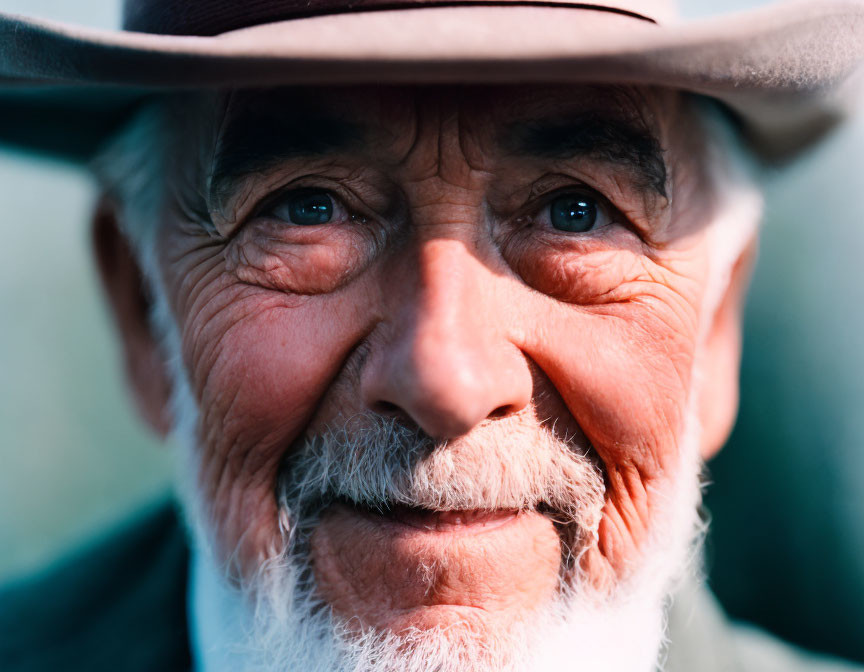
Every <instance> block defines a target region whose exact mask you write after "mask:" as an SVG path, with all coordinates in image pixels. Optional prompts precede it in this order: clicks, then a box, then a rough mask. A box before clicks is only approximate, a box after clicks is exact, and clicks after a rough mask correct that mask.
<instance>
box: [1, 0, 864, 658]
mask: <svg viewBox="0 0 864 672" xmlns="http://www.w3.org/2000/svg"><path fill="white" fill-rule="evenodd" d="M479 4H480V5H483V6H476V5H478V3H476V2H465V1H463V2H443V3H439V2H435V3H416V2H403V3H386V4H380V3H378V2H367V3H366V4H360V5H354V4H347V3H346V4H340V3H339V2H320V3H314V4H308V5H307V4H305V3H303V4H297V5H292V4H291V3H290V2H278V1H273V2H259V3H247V4H244V5H234V4H231V3H221V2H205V1H204V0H198V1H196V2H188V3H183V7H182V9H180V8H178V3H176V2H175V3H170V2H160V1H159V0H140V1H139V2H131V3H129V4H128V5H127V12H126V22H127V27H128V28H129V29H130V30H131V31H137V32H138V33H147V34H132V33H118V34H103V33H88V32H87V31H81V30H78V29H70V28H66V27H58V26H45V25H40V24H37V23H32V22H28V21H25V20H23V19H14V18H3V17H0V30H2V32H3V33H4V35H5V36H6V39H7V40H8V41H7V42H6V43H5V44H4V46H3V47H2V53H3V60H2V67H3V69H2V74H3V75H4V77H6V79H7V80H9V81H12V82H13V83H14V84H16V86H15V87H7V89H6V90H5V93H4V95H5V99H4V100H5V110H4V112H3V114H4V116H5V117H6V122H7V123H6V124H5V129H4V131H3V133H4V134H5V135H6V136H7V137H8V139H10V140H12V141H17V142H19V143H24V144H26V145H28V146H30V147H36V148H42V149H48V150H51V151H54V152H59V153H66V154H67V155H73V154H74V155H76V156H79V157H83V156H91V155H93V157H94V158H93V159H92V163H91V165H92V167H93V169H94V171H95V174H96V175H97V177H98V179H99V181H100V184H101V185H102V188H103V194H104V195H103V197H102V199H101V201H100V205H99V207H98V209H97V212H96V215H95V219H94V241H95V249H96V257H97V260H98V263H99V268H100V271H101V276H102V279H103V282H104V286H105V289H106V293H107V296H108V299H109V302H110V304H111V307H112V309H113V312H114V315H115V317H116V323H117V326H118V328H119V332H120V334H121V337H122V341H123V344H124V347H125V352H126V364H127V372H128V375H129V380H130V383H131V387H132V390H133V392H134V397H135V399H136V401H137V403H138V407H139V409H140V410H141V412H142V414H143V416H144V417H145V418H146V420H147V421H148V423H149V424H150V425H151V426H152V428H153V429H154V430H155V431H156V432H158V433H159V434H161V435H163V436H168V435H169V434H173V437H174V438H175V440H176V443H177V453H178V458H177V462H178V474H179V476H178V484H179V494H180V499H181V501H182V504H183V511H184V513H185V515H186V518H187V521H188V523H189V525H188V527H189V529H190V537H191V540H192V544H191V547H192V552H191V556H190V558H189V561H188V562H189V564H188V577H189V578H188V601H187V599H186V594H185V592H186V591H187V586H186V578H185V577H186V574H187V566H186V559H185V558H186V556H185V554H184V553H183V552H179V553H178V552H177V551H176V549H177V548H178V547H181V546H182V542H181V541H180V540H179V538H178V537H177V536H176V533H175V531H174V525H175V523H174V522H173V519H171V518H170V517H166V516H165V515H164V514H159V516H157V517H156V518H154V519H150V520H148V521H145V522H144V523H140V524H139V526H138V527H137V528H136V529H134V530H132V531H129V532H127V533H126V535H125V536H124V537H123V538H122V539H119V540H113V541H112V542H111V543H110V544H109V545H108V546H106V548H105V549H102V550H100V551H97V552H96V553H95V554H94V555H92V556H89V557H87V558H85V559H84V560H81V561H79V562H78V564H77V565H76V566H75V567H73V568H72V569H69V570H67V571H66V572H65V573H61V574H60V575H58V576H57V577H55V578H54V579H53V581H54V583H51V584H49V585H48V586H42V590H41V592H39V591H35V590H34V591H30V593H28V594H27V595H23V596H22V595H21V594H16V595H14V596H13V597H14V599H13V601H12V602H10V604H13V605H15V606H14V608H13V609H11V610H9V609H8V608H7V614H9V613H10V611H12V612H14V613H15V614H16V618H19V616H18V615H20V614H22V613H25V614H27V613H30V614H32V613H38V608H37V607H36V606H34V605H36V604H39V602H40V601H43V602H44V600H46V599H48V598H47V595H49V594H50V592H51V590H53V589H56V588H58V587H59V586H61V585H62V584H63V583H64V582H66V581H77V582H79V583H80V584H82V585H83V586H85V588H83V589H82V590H81V591H80V593H81V594H80V595H78V596H77V597H76V598H75V599H73V600H67V601H66V602H64V605H63V607H62V614H60V615H59V616H58V615H57V614H53V615H51V616H50V617H47V616H45V617H36V616H33V617H32V618H27V619H23V620H21V621H20V622H21V623H22V624H23V625H22V626H19V628H18V629H17V632H16V634H15V636H14V637H7V636H6V635H5V633H4V637H5V638H6V639H7V640H9V641H12V640H14V641H12V643H11V644H9V643H4V645H3V646H4V647H5V648H3V649H0V652H2V655H4V656H5V657H6V660H5V661H4V663H5V664H6V666H5V667H4V669H13V670H18V669H20V670H25V669H26V670H35V669H50V668H53V667H54V666H58V665H62V666H63V667H64V668H66V669H68V668H69V666H70V665H69V661H70V660H71V661H73V665H72V666H73V667H75V666H78V667H75V669H78V668H80V669H88V670H93V669H112V670H117V669H124V670H125V669H129V670H133V669H135V670H137V669H152V670H157V669H158V670H163V669H185V668H187V667H189V666H190V665H193V666H194V668H195V669H199V670H203V671H204V672H210V671H212V670H273V671H275V670H322V671H323V670H357V671H360V670H364V671H369V672H377V671H385V670H388V671H389V670H394V671H395V670H408V671H418V672H419V671H421V670H435V671H441V672H446V671H450V670H454V671H455V670H477V671H485V670H561V669H574V670H575V669H578V670H610V671H615V672H618V671H621V672H625V671H626V672H648V671H650V670H654V669H658V668H659V669H670V670H708V671H710V670H718V671H719V670H768V669H777V670H781V669H782V670H796V669H835V668H834V667H833V664H829V663H827V662H825V661H816V660H815V659H813V660H809V661H806V660H805V659H804V658H802V657H799V656H797V655H794V654H792V653H791V652H790V651H787V650H785V649H783V648H782V647H780V645H778V644H775V643H773V642H770V641H769V640H767V639H766V638H762V637H761V636H758V635H754V634H752V633H749V632H741V631H737V630H734V629H732V628H731V627H730V626H727V625H726V624H725V623H724V622H723V619H722V617H721V616H720V615H719V613H718V612H717V610H716V607H714V606H713V603H712V602H711V600H710V598H709V597H708V596H707V595H706V594H705V593H704V592H703V589H700V588H698V587H695V586H694V582H693V581H692V580H688V579H687V577H688V576H691V575H692V574H693V572H694V567H693V566H692V564H693V563H691V562H690V561H691V559H692V556H693V555H694V543H695V541H696V540H697V539H698V536H699V532H700V529H701V525H700V520H699V516H698V515H697V511H698V509H697V507H698V503H699V495H700V492H699V485H700V482H699V472H700V468H701V464H702V462H703V460H705V459H707V458H708V457H710V456H711V455H712V454H713V453H714V452H715V451H717V450H718V449H719V448H720V446H721V445H722V444H723V442H724V441H725V439H726V437H727V435H728V433H729V430H730V427H731V424H732V422H733V419H734V415H735V408H736V399H737V362H738V355H739V352H738V351H739V331H740V310H741V304H742V299H743V295H744V290H745V287H746V284H747V277H748V271H749V268H750V265H751V262H752V257H753V250H754V245H755V243H754V241H755V234H756V225H757V222H758V219H759V215H760V200H759V197H758V193H757V192H756V190H755V188H754V187H753V185H752V183H751V181H750V180H749V178H748V175H747V171H746V166H745V161H744V159H743V157H742V156H741V154H742V150H741V148H740V147H739V146H738V139H737V138H736V136H735V134H734V133H733V132H732V130H731V128H730V126H729V124H728V120H727V119H726V117H725V114H728V112H729V110H732V114H734V115H735V117H736V118H737V119H738V120H739V122H740V123H741V125H742V126H743V128H744V132H745V133H746V134H747V136H748V137H749V138H750V139H751V140H752V143H753V144H752V146H753V147H755V148H756V149H757V150H758V151H763V152H775V153H776V152H780V151H784V150H786V151H791V150H794V149H796V148H799V147H801V146H803V144H804V142H806V141H807V140H810V139H812V138H813V137H815V134H816V132H817V131H818V130H819V129H820V128H822V127H824V126H825V125H826V124H827V122H828V121H830V119H831V116H832V114H833V112H834V108H833V107H832V106H831V104H830V103H831V102H832V101H833V98H832V97H831V96H832V95H833V94H834V93H835V92H836V91H837V87H838V86H839V85H840V84H841V83H842V82H843V81H845V79H846V78H847V76H848V75H849V74H850V73H852V72H853V70H854V69H855V67H857V65H858V63H859V62H860V59H861V56H862V52H864V47H862V43H864V34H862V30H861V29H860V28H856V23H857V24H861V23H862V22H864V7H862V6H861V4H860V3H850V2H837V3H834V2H832V3H822V2H820V3H809V4H799V5H797V6H795V7H792V8H776V9H773V10H767V11H764V12H762V13H757V14H755V15H752V16H742V17H739V18H736V19H734V20H729V21H727V22H726V23H716V24H710V25H694V26H687V25H675V24H672V23H671V21H672V20H671V18H670V17H669V15H668V13H667V11H668V10H667V8H665V7H664V6H661V4H660V3H652V2H638V1H637V0H632V1H631V2H614V3H606V4H603V5H582V4H578V5H576V4H568V3H560V4H559V3H549V2H542V3H541V2H518V3H516V2H512V3H506V2H505V3H501V2H494V3H491V2H490V3H479ZM505 5H509V6H505ZM664 24H665V25H664ZM148 34H149V35H148ZM157 34H158V35H157ZM164 35H180V36H189V35H193V36H198V37H164ZM210 35H218V37H207V36H210ZM25 85H26V86H25ZM145 89H146V91H145ZM693 92H697V93H700V94H702V96H710V97H712V98H715V99H717V100H720V101H722V108H723V109H724V110H725V111H726V112H723V113H721V111H720V109H721V105H718V104H717V103H716V102H712V101H709V100H707V99H706V98H704V97H699V96H696V95H694V94H693ZM145 93H146V94H148V95H145ZM34 119H35V120H36V122H38V123H34ZM120 119H124V123H123V124H122V125H117V123H114V122H118V121H119V120H120ZM61 122H65V123H66V124H67V128H66V129H65V130H66V131H67V132H68V133H69V134H71V137H62V135H61V134H59V133H56V130H57V128H58V126H57V124H58V123H61ZM69 123H74V124H75V128H74V129H71V128H68V124H69ZM94 152H95V154H94ZM130 565H131V570H130ZM142 586H145V587H146V588H145V589H144V591H143V592H144V593H146V594H141V592H142V588H141V587H142ZM106 591H110V592H111V593H112V596H111V599H110V600H107V599H106V598H105V597H102V595H104V593H105V592H106ZM673 593H674V595H675V597H674V606H673V607H672V610H671V612H670V609H669V598H670V596H671V595H673ZM132 594H134V595H135V597H134V599H133V598H131V597H128V596H130V595H132ZM28 596H29V597H28ZM34 596H35V597H34ZM115 603H120V604H122V605H124V606H123V608H117V607H116V606H114V605H115ZM100 605H101V606H100ZM184 606H185V607H186V608H187V609H188V615H189V622H188V628H187V627H186V624H185V620H184V618H183V616H182V610H183V608H184ZM106 613H107V614H110V615H112V618H111V623H110V626H108V625H106V619H105V615H104V614H106ZM670 613H671V616H670ZM91 614H92V616H91ZM3 618H4V622H5V623H8V624H9V625H8V626H6V627H7V632H9V631H10V629H11V628H13V625H12V623H13V618H12V616H11V615H4V617H3ZM160 618H161V619H164V623H161V624H158V625H154V620H158V619H160ZM142 619H143V620H142ZM147 619H150V620H147ZM58 622H62V624H58ZM70 622H71V625H70ZM667 623H671V625H670V626H669V627H668V628H667ZM94 633H98V634H99V635H101V637H95V635H94ZM94 637H95V639H94ZM35 642H39V645H38V647H37V646H36V645H35ZM667 642H670V643H668V644H667ZM772 666H773V667H772ZM836 669H840V668H839V667H838V668H836Z"/></svg>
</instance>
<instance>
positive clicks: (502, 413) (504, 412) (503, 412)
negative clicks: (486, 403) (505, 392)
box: [486, 404, 515, 418]
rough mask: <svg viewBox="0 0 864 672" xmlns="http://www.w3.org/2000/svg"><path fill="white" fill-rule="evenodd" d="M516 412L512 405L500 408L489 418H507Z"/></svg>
mask: <svg viewBox="0 0 864 672" xmlns="http://www.w3.org/2000/svg"><path fill="white" fill-rule="evenodd" d="M513 412H515V409H514V408H513V407H512V406H511V405H509V404H508V405H506V406H499V407H498V408H496V409H495V410H494V411H492V412H491V413H490V414H489V415H488V416H486V417H487V418H506V417H507V416H508V415H510V414H511V413H513Z"/></svg>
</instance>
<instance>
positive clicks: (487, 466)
mask: <svg viewBox="0 0 864 672" xmlns="http://www.w3.org/2000/svg"><path fill="white" fill-rule="evenodd" d="M279 482H280V492H279V494H280V503H281V505H282V507H283V510H284V511H286V512H288V513H289V514H290V516H291V517H293V518H295V520H296V519H297V518H307V517H308V516H309V515H312V514H314V513H315V511H316V510H321V509H323V508H325V507H326V506H327V505H328V504H330V503H332V502H333V501H334V500H336V499H345V500H348V501H350V502H353V503H356V504H358V505H361V506H365V507H368V508H371V509H373V510H379V511H386V510H387V509H388V508H389V507H390V506H393V505H396V504H400V505H406V506H411V507H418V508H424V509H430V510H435V511H454V510H487V511H491V510H496V509H518V510H541V511H543V512H544V513H546V514H547V515H549V516H550V517H551V518H553V520H555V522H556V523H559V524H561V525H565V526H568V525H572V524H576V525H577V526H578V528H579V530H580V533H579V535H578V536H579V537H581V538H582V539H583V540H584V539H585V537H586V536H589V537H591V536H593V535H595V534H596V530H597V527H598V525H599V522H600V515H601V510H602V508H603V503H604V494H605V487H604V481H603V474H602V472H601V470H600V468H599V467H598V466H597V464H596V463H595V462H594V461H593V460H592V459H591V458H590V457H589V456H588V455H587V453H586V452H585V451H584V450H580V449H578V448H577V447H574V446H573V445H572V444H571V443H569V442H567V441H566V440H564V439H562V438H560V437H558V436H557V435H555V434H554V433H553V432H552V431H551V430H549V429H547V428H545V427H543V426H542V425H539V424H537V423H535V422H530V423H526V421H525V419H524V418H518V417H516V418H504V419H501V420H495V421H491V422H489V423H487V424H486V425H483V426H481V427H478V428H477V430H476V431H475V432H473V433H472V435H471V436H470V437H465V438H461V439H459V440H457V441H452V442H444V441H435V440H433V439H431V438H429V437H428V436H426V435H425V434H423V433H422V432H421V431H419V430H414V429H411V428H408V427H405V426H404V425H402V424H399V423H398V422H396V421H394V420H392V419H389V418H384V417H382V416H378V415H374V414H371V413H370V414H364V415H358V416H355V417H354V418H352V419H351V420H349V421H348V422H346V423H344V424H343V425H341V426H339V427H333V428H330V429H329V430H328V431H326V432H324V433H323V434H320V435H317V436H313V437H309V438H308V439H307V440H305V441H304V442H303V443H302V444H301V447H300V449H299V450H298V451H297V452H296V453H295V454H294V455H292V456H290V457H289V458H288V459H287V460H286V462H285V464H284V466H283V469H282V472H281V474H280V479H279ZM571 533H572V531H571ZM568 536H569V535H568Z"/></svg>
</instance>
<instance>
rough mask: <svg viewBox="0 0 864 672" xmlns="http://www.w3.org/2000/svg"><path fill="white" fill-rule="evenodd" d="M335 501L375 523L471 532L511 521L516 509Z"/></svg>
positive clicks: (423, 529) (441, 530) (489, 529)
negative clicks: (432, 507) (379, 504)
mask: <svg viewBox="0 0 864 672" xmlns="http://www.w3.org/2000/svg"><path fill="white" fill-rule="evenodd" d="M338 505H341V506H345V507H348V508H350V509H352V510H353V511H354V512H355V513H357V514H359V515H362V516H364V517H366V518H369V519H371V520H373V521H374V522H376V523H378V524H382V523H383V524H392V525H399V526H406V527H411V528H414V529H416V530H421V531H423V532H441V533H459V532H464V533H472V534H477V533H481V532H485V531H491V530H493V529H496V528H499V527H501V526H503V525H506V524H507V523H509V522H512V521H514V520H515V519H516V518H517V517H518V516H519V515H520V511H519V510H518V509H494V510H486V509H462V510H451V511H435V510H432V509H426V508H421V507H415V506H408V505H405V504H387V505H384V506H381V507H370V506H367V505H364V504H359V503H357V502H352V501H348V500H342V501H340V502H339V503H338Z"/></svg>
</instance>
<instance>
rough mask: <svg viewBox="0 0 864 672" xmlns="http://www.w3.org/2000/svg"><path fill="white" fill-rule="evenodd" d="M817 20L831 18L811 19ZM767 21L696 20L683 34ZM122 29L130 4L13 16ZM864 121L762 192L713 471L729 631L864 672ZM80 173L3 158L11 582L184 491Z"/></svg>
mask: <svg viewBox="0 0 864 672" xmlns="http://www.w3.org/2000/svg"><path fill="white" fill-rule="evenodd" d="M813 1H814V2H817V1H818V0H813ZM762 4H767V3H766V2H753V1H752V0H735V1H733V0H689V1H688V0H684V1H683V2H681V3H680V5H681V8H682V12H683V13H684V14H685V16H689V17H694V18H695V17H701V16H710V15H712V14H715V13H720V12H730V11H734V10H738V9H745V8H748V7H752V6H756V5H762ZM0 11H5V12H19V13H26V14H29V15H38V16H43V17H46V18H52V19H57V20H62V21H72V22H78V23H85V24H89V25H92V26H99V27H105V28H113V27H116V26H117V25H118V24H119V13H120V12H119V3H118V2H116V1H115V0H87V2H86V3H70V2H68V0H0ZM862 156H864V114H862V115H859V117H858V118H856V119H854V120H852V122H851V123H849V124H848V125H847V126H846V127H844V128H842V129H840V130H839V131H837V132H835V133H834V134H833V135H832V136H831V137H830V138H829V139H828V140H827V142H825V143H824V144H822V145H821V146H820V147H818V148H817V149H815V150H813V151H811V152H810V153H809V154H807V155H806V156H805V157H803V158H802V159H801V160H799V161H797V162H796V163H795V164H794V165H793V166H791V167H789V168H787V169H784V170H783V171H782V172H776V173H773V174H769V175H768V176H767V177H766V180H765V191H766V195H767V217H766V221H765V224H764V228H763V234H762V251H761V257H760V261H759V264H758V266H757V269H756V273H755V278H754V282H753V288H752V291H751V295H750V301H749V304H748V309H747V317H746V333H745V351H744V359H743V368H742V379H741V411H740V416H739V420H738V424H737V426H736V429H735V431H734V433H733V435H732V438H731V440H730V442H729V444H728V445H727V446H726V448H725V449H724V450H723V451H722V453H721V454H720V456H719V457H718V458H717V459H716V460H715V461H714V462H713V463H712V464H711V478H712V482H713V484H712V486H711V487H710V489H709V491H708V495H707V507H708V509H709V510H710V511H711V515H712V518H713V523H712V532H711V536H710V538H709V540H708V547H707V557H708V563H709V571H710V581H711V584H712V586H713V588H714V590H715V592H716V593H717V595H718V597H719V598H720V600H721V602H722V603H723V605H724V606H725V608H726V609H727V610H728V611H729V613H730V614H732V615H733V616H735V617H737V618H741V619H746V620H749V621H753V622H756V623H759V624H760V625H762V626H763V627H766V628H768V629H769V630H771V631H772V632H774V633H775V634H778V635H780V636H782V637H784V638H786V639H788V640H791V641H794V642H798V643H800V644H802V645H804V646H807V647H809V648H813V649H817V650H821V651H827V652H833V653H836V654H841V655H845V656H847V657H850V658H854V659H857V660H860V661H864V637H862V636H861V633H862V631H864V524H862V523H864V412H862V405H864V375H862V374H864V337H862V334H864V310H862V308H864V281H862V275H861V270H860V269H861V264H862V259H861V257H862V253H864V169H862V163H861V157H862ZM93 198H94V193H93V189H92V184H91V183H90V181H89V179H88V177H87V175H86V174H85V173H83V172H82V171H80V170H79V169H76V168H74V167H71V166H66V165H63V164H59V163H55V162H52V161H50V160H46V159H42V158H34V157H31V156H25V155H20V154H15V153H12V152H9V151H4V150H2V149H0V213H2V214H0V232H2V237H3V238H2V239H3V244H2V245H0V581H3V580H7V579H9V578H12V577H14V576H16V575H20V574H22V573H26V572H29V571H33V570H34V569H36V568H39V567H42V566H44V565H45V564H47V563H50V562H51V561H52V559H54V558H56V557H57V556H58V554H62V553H63V552H64V551H66V550H67V549H69V548H70V547H73V546H74V545H76V544H77V543H80V541H81V540H82V539H86V538H88V537H90V536H92V535H93V534H96V533H98V532H99V531H100V530H103V529H104V528H105V527H106V526H108V525H109V524H110V523H111V522H113V521H117V520H119V519H122V518H123V517H124V516H125V515H127V514H128V513H130V512H131V511H133V510H135V509H136V508H138V507H140V506H141V505H142V504H143V503H145V502H147V501H149V500H152V499H153V498H155V497H158V496H160V495H162V494H164V493H166V492H167V491H168V490H169V488H170V467H169V456H168V454H167V449H166V448H164V447H161V446H160V445H159V444H157V443H156V442H155V441H154V440H152V439H151V438H150V437H149V436H147V434H146V433H145V431H144V430H143V428H142V426H141V424H140V423H139V422H138V421H137V419H136V418H135V417H134V413H133V411H132V409H131V406H130V405H129V404H128V403H127V399H126V396H125V390H124V387H123V381H122V378H121V367H120V360H119V356H118V351H117V347H116V345H115V343H114V340H113V334H112V332H111V325H110V323H109V320H108V318H107V315H106V312H105V310H104V308H103V306H102V303H101V297H100V294H99V289H98V286H97V283H96V278H95V276H94V272H93V268H92V264H91V260H90V253H89V245H88V230H87V222H88V217H89V212H90V210H91V208H92V205H93Z"/></svg>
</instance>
